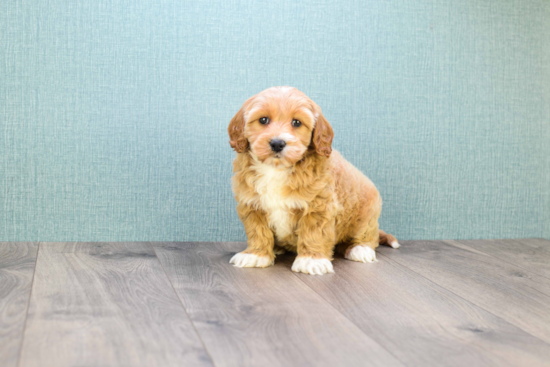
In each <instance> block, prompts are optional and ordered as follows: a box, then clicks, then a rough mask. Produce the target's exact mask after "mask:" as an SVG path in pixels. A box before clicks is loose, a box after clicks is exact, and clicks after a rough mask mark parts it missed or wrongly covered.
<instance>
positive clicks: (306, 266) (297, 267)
mask: <svg viewBox="0 0 550 367" xmlns="http://www.w3.org/2000/svg"><path fill="white" fill-rule="evenodd" d="M292 271H295V272H297V273H306V274H312V275H315V274H316V275H322V274H326V273H334V269H333V267H332V263H331V262H330V260H329V259H314V258H312V257H306V256H298V257H297V258H296V260H294V263H293V264H292Z"/></svg>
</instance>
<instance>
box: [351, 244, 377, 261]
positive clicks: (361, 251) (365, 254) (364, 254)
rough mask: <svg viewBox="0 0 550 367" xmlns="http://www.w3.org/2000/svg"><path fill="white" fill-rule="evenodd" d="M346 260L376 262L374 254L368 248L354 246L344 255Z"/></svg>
mask: <svg viewBox="0 0 550 367" xmlns="http://www.w3.org/2000/svg"><path fill="white" fill-rule="evenodd" d="M346 259H348V260H353V261H359V262H362V263H371V262H374V261H378V260H376V252H375V251H374V250H373V249H372V248H370V247H368V246H355V247H354V248H352V249H351V250H350V251H349V252H348V253H347V254H346Z"/></svg>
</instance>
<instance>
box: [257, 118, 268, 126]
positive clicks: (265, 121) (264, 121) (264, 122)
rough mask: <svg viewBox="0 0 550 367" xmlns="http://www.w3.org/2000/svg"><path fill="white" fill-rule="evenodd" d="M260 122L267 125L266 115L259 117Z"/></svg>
mask: <svg viewBox="0 0 550 367" xmlns="http://www.w3.org/2000/svg"><path fill="white" fill-rule="evenodd" d="M259 121H260V124H262V125H267V124H269V119H268V118H267V117H260V120H259Z"/></svg>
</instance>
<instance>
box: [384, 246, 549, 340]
mask: <svg viewBox="0 0 550 367" xmlns="http://www.w3.org/2000/svg"><path fill="white" fill-rule="evenodd" d="M390 250H391V249H390ZM380 253H382V254H383V255H386V256H388V257H389V258H390V259H392V260H394V261H396V262H398V263H399V264H401V265H404V266H405V267H407V268H409V269H411V270H412V271H414V272H415V273H418V274H420V275H422V276H424V277H426V278H427V279H429V280H431V281H433V282H434V283H436V284H438V285H440V286H442V287H444V288H446V289H447V290H449V291H451V292H453V293H455V294H456V295H459V296H460V297H462V298H464V299H466V300H468V301H470V302H472V303H474V304H475V305H478V306H480V307H482V308H483V309H485V310H487V311H489V312H491V313H492V314H494V315H496V316H499V317H501V318H503V319H505V320H506V321H508V322H509V323H511V324H513V325H515V326H517V327H519V328H520V329H522V330H524V331H525V332H527V333H530V334H532V335H534V336H535V337H537V338H539V339H541V340H543V341H545V342H547V343H550V312H549V305H550V296H549V294H550V284H549V283H548V282H547V279H546V278H543V277H540V276H538V275H535V274H528V273H527V272H525V271H523V270H522V269H521V268H518V267H516V266H514V265H511V264H509V263H507V262H503V261H501V260H499V259H496V258H494V257H492V256H489V255H487V254H485V253H483V252H480V251H477V250H475V249H473V250H472V249H471V248H469V247H467V246H461V245H460V244H457V245H456V246H455V245H451V244H449V243H444V242H442V241H411V242H408V241H404V243H403V246H402V247H401V248H400V249H399V251H388V249H385V248H380Z"/></svg>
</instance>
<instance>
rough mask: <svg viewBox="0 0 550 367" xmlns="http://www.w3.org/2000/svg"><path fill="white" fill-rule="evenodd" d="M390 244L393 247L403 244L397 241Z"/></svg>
mask: <svg viewBox="0 0 550 367" xmlns="http://www.w3.org/2000/svg"><path fill="white" fill-rule="evenodd" d="M390 246H391V247H393V248H399V247H401V245H400V244H399V243H398V242H397V241H393V242H392V243H390Z"/></svg>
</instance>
